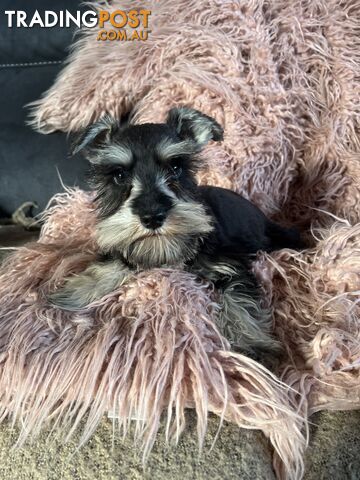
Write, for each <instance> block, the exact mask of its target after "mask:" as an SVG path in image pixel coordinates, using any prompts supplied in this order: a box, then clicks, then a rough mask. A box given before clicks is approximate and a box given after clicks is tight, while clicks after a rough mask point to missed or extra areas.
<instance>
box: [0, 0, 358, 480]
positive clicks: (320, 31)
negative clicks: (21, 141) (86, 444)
mask: <svg viewBox="0 0 360 480" xmlns="http://www.w3.org/2000/svg"><path fill="white" fill-rule="evenodd" d="M130 3H132V2H119V1H118V0H114V2H113V6H112V7H111V8H114V9H116V8H121V9H124V8H125V9H126V8H127V7H128V6H129V5H130ZM128 4H129V5H128ZM143 6H144V5H143ZM146 6H147V7H148V8H149V9H150V10H152V16H151V20H150V26H151V30H152V33H151V34H150V38H149V40H148V41H146V42H143V43H137V42H134V43H132V42H128V43H125V42H97V41H96V39H95V35H96V33H94V32H88V33H87V34H86V35H84V36H83V37H82V38H81V39H80V40H79V41H78V43H77V46H76V48H75V50H74V52H73V54H72V57H71V59H70V62H69V64H68V65H67V66H66V68H65V69H64V71H63V72H62V74H61V75H60V77H59V78H58V80H57V82H56V83H55V85H54V86H53V87H52V88H51V89H50V91H49V92H48V93H47V94H46V95H45V97H44V98H43V99H41V100H40V101H39V102H37V105H36V109H35V111H34V116H33V124H34V125H35V126H36V127H37V128H39V129H40V130H42V131H44V132H51V131H54V130H59V129H60V130H63V131H72V130H76V129H79V128H80V127H83V126H85V125H87V124H89V123H90V122H92V121H93V120H95V119H97V118H98V117H100V116H101V115H102V114H103V113H105V112H108V113H110V114H112V115H114V116H117V117H119V116H121V115H122V114H124V113H125V112H127V111H129V110H130V109H133V110H135V112H136V119H137V121H139V122H144V121H150V120H151V121H161V120H163V119H164V117H165V114H166V112H167V110H168V109H169V108H170V107H172V106H174V105H183V104H185V105H190V106H192V107H195V108H198V109H199V110H201V111H203V112H204V113H207V114H209V115H212V116H214V117H216V119H217V120H218V121H219V122H220V123H221V124H222V125H223V126H224V127H225V132H226V136H225V140H224V142H223V143H222V144H221V145H211V146H209V147H208V149H207V151H206V156H207V157H208V160H209V161H208V167H207V169H206V170H205V171H203V172H202V174H201V176H200V180H201V181H202V182H207V183H212V184H216V185H221V186H225V187H230V188H232V189H234V190H236V191H238V192H240V193H242V194H244V195H245V196H247V197H248V198H250V199H251V200H252V201H253V202H255V203H256V204H257V205H258V206H259V207H261V208H262V209H263V211H265V212H266V213H267V214H268V215H271V216H272V217H273V218H276V219H277V220H279V221H282V222H284V223H289V224H297V226H298V227H299V228H301V229H302V230H303V231H304V232H307V235H308V237H309V239H310V238H311V239H312V242H313V247H312V248H310V249H308V250H307V251H305V252H303V253H295V252H292V251H285V250H284V251H280V252H277V253H274V254H273V255H271V256H268V255H260V256H259V258H258V260H257V262H256V263H255V266H254V268H255V271H256V273H257V275H258V277H259V279H260V280H261V282H262V285H263V288H264V292H265V297H266V300H267V303H268V304H269V305H271V306H272V309H273V324H274V332H275V334H276V335H277V336H278V338H279V339H280V340H281V341H282V343H283V344H284V346H285V348H286V351H287V356H286V358H285V360H284V362H283V363H282V364H281V365H280V366H279V368H278V369H277V371H276V376H275V375H274V374H272V373H270V372H269V371H268V370H266V369H265V368H264V367H262V366H261V365H259V364H257V363H256V362H254V361H252V360H250V359H248V358H246V357H245V356H242V355H238V354H234V353H232V352H231V351H230V350H229V345H228V343H227V341H226V340H225V339H224V338H222V337H221V336H220V335H219V333H218V330H217V328H216V318H217V313H218V309H219V305H218V304H217V303H216V296H214V295H213V291H212V288H211V285H208V284H205V283H201V282H199V281H198V280H197V279H196V278H194V277H193V276H191V275H190V274H187V273H184V272H181V271H172V270H154V271H151V272H148V273H146V274H141V275H140V276H138V277H134V279H133V280H132V281H131V282H130V283H129V284H127V285H124V286H123V287H121V288H119V290H117V291H116V292H114V293H113V294H111V295H109V296H107V297H106V298H103V299H102V301H100V302H99V303H98V305H97V307H96V308H93V309H91V310H89V311H87V312H86V313H85V314H75V315H74V314H64V313H63V312H59V311H56V310H54V309H51V308H49V307H48V306H47V305H46V303H45V301H44V293H46V292H47V291H48V290H49V289H54V288H55V286H56V285H59V284H60V283H61V281H62V279H63V278H64V276H66V275H68V274H69V273H70V272H77V271H81V270H82V269H84V268H85V266H86V265H87V264H88V263H89V262H90V261H91V259H92V258H93V255H94V251H95V249H96V246H95V245H94V241H93V226H94V213H93V210H92V203H91V197H90V196H88V195H87V194H85V193H83V192H79V191H72V192H68V193H65V194H62V195H60V196H58V197H57V198H56V199H55V203H54V204H53V205H52V206H51V208H50V209H49V210H48V211H47V213H46V223H45V226H44V227H43V230H42V234H41V238H40V241H39V242H38V243H37V244H35V245H31V246H27V247H24V248H22V249H20V250H19V251H18V252H17V253H16V254H15V255H14V256H12V258H10V259H9V260H8V262H7V265H6V267H5V270H4V269H3V273H2V276H1V279H0V282H1V284H0V295H1V299H2V300H1V307H0V313H1V322H2V323H1V330H0V345H1V357H0V361H1V364H0V365H1V368H0V387H1V392H2V393H1V406H2V415H1V418H5V416H7V415H11V416H12V418H13V419H14V421H15V420H17V419H19V420H21V422H22V425H23V430H22V434H21V438H20V440H23V439H24V438H25V436H26V435H28V434H29V433H37V432H38V431H39V429H40V428H41V427H42V425H43V424H44V423H45V422H47V421H48V420H49V419H53V420H54V422H55V424H56V425H57V424H61V425H63V426H67V427H68V428H69V434H71V433H72V432H73V431H74V430H75V428H76V427H77V426H78V424H79V422H80V420H81V419H83V418H84V417H86V421H85V426H84V431H83V437H82V438H83V440H84V441H85V440H86V439H87V438H88V437H89V435H91V433H92V432H93V431H94V429H95V428H96V425H97V424H98V422H99V420H100V418H101V416H102V415H103V414H104V412H106V411H108V410H109V409H112V410H115V412H117V414H118V416H119V423H120V424H121V426H122V427H123V428H124V430H125V431H126V430H127V429H128V427H129V423H130V420H131V419H132V418H134V417H135V420H134V422H135V435H136V437H137V438H141V439H142V440H143V442H144V452H145V456H146V455H147V453H148V452H149V450H150V449H151V446H152V443H153V441H154V438H155V435H156V432H157V430H158V427H159V422H160V417H161V415H164V416H165V425H166V436H167V438H169V439H171V438H173V439H175V440H177V439H178V437H179V434H180V433H181V431H182V430H183V428H184V426H185V415H184V409H185V407H193V408H195V409H196V412H197V415H198V433H199V442H200V444H201V442H202V439H203V437H204V433H205V430H206V419H207V412H208V411H209V410H210V411H213V412H215V413H216V414H218V415H219V416H220V419H221V420H223V419H226V420H230V421H232V422H236V423H237V424H238V425H239V426H241V427H245V428H256V429H262V430H263V431H264V433H265V434H266V435H267V436H268V437H269V438H270V440H271V442H272V444H273V446H274V449H275V456H274V466H275V469H276V472H277V474H278V476H279V477H281V478H300V477H301V476H302V474H303V458H302V456H303V452H304V448H305V445H306V431H307V429H306V425H307V419H308V417H309V415H310V414H311V413H313V412H315V411H317V410H321V409H325V408H326V409H350V408H357V407H359V405H360V381H359V368H360V331H359V308H360V307H359V293H360V223H359V219H360V201H359V199H360V162H359V159H360V141H359V133H360V103H359V95H360V67H359V65H360V21H359V19H360V4H359V2H354V1H352V0H343V1H338V0H297V1H292V2H289V1H287V0H273V1H271V2H267V1H261V0H254V1H248V0H246V1H245V0H244V1H241V0H221V1H220V0H196V1H195V0H193V1H191V0H180V1H174V0H169V1H165V0H162V1H159V0H157V1H155V0H153V1H152V2H147V4H146ZM106 8H108V7H106ZM280 379H281V381H280Z"/></svg>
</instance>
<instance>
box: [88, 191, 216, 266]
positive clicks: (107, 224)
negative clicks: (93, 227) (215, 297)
mask: <svg viewBox="0 0 360 480" xmlns="http://www.w3.org/2000/svg"><path fill="white" fill-rule="evenodd" d="M211 221H212V219H211V217H210V216H209V215H207V214H206V212H205V209H204V207H203V205H201V204H200V203H196V202H193V201H188V202H186V201H180V200H176V201H175V202H174V206H173V207H172V209H171V211H170V212H169V215H168V217H167V219H166V221H165V223H164V225H163V226H162V227H160V228H159V229H157V230H156V231H151V230H148V229H146V228H145V227H143V225H142V224H141V222H140V219H139V217H138V216H137V215H134V214H133V213H132V211H131V206H130V201H127V202H125V204H124V205H123V207H122V208H121V209H120V211H119V212H117V213H116V214H114V215H112V216H111V217H109V218H107V219H105V220H102V221H100V222H99V223H98V228H97V241H98V244H99V246H100V248H101V249H102V250H103V251H104V252H114V251H117V252H120V253H121V254H122V255H123V257H124V258H125V259H126V260H127V261H128V262H129V263H130V264H132V265H136V266H138V267H140V268H155V267H160V266H164V265H168V266H171V265H181V264H183V263H184V262H186V261H188V260H191V259H192V258H194V257H195V255H196V254H197V252H198V248H199V243H200V241H201V239H202V238H203V237H204V236H206V235H207V234H208V233H210V232H211V231H212V230H213V226H212V223H211Z"/></svg>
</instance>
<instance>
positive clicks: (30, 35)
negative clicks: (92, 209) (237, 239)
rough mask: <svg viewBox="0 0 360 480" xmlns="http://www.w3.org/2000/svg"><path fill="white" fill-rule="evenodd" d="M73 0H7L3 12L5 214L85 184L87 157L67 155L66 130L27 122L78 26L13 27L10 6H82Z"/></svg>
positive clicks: (0, 173) (0, 135)
mask: <svg viewBox="0 0 360 480" xmlns="http://www.w3.org/2000/svg"><path fill="white" fill-rule="evenodd" d="M80 8H81V7H79V2H76V1H75V2H74V1H72V0H53V1H52V2H50V4H49V2H48V1H46V0H32V1H31V2H29V1H25V0H16V1H13V0H3V1H2V8H1V13H0V88H1V97H0V98H1V100H0V101H1V108H0V125H1V128H0V217H9V216H11V215H12V213H13V212H14V211H15V210H16V209H17V208H18V207H19V206H20V205H22V204H23V203H24V202H28V201H30V202H35V203H36V204H37V205H38V207H39V208H38V209H37V210H34V211H33V212H32V213H35V214H36V213H38V212H39V211H40V210H42V209H43V208H44V207H45V205H46V204H47V202H48V201H49V199H50V198H51V197H52V196H53V195H54V194H55V193H56V192H59V191H61V190H63V187H62V184H61V182H63V183H64V184H65V185H68V186H72V185H79V186H84V172H85V169H86V162H85V160H84V159H83V158H81V157H74V158H72V159H71V161H70V160H69V159H68V155H67V151H68V145H67V143H68V142H67V137H66V134H63V133H58V132H56V133H54V134H52V135H42V134H40V133H37V132H36V131H34V130H33V129H32V128H30V127H29V126H28V125H27V119H28V115H29V108H28V107H27V105H28V104H29V103H30V102H33V101H34V100H37V99H38V98H39V97H40V96H41V95H42V94H43V92H45V91H46V90H47V89H48V88H49V87H50V86H51V84H52V83H53V82H54V79H55V78H56V76H57V74H58V73H59V71H60V70H61V68H62V67H63V63H64V61H65V59H66V57H67V55H68V50H69V45H70V43H71V42H72V40H73V36H74V33H75V32H74V28H60V27H52V28H41V27H39V26H34V27H32V28H25V27H21V28H16V27H12V28H9V27H8V25H7V16H6V15H5V13H4V12H5V11H7V10H23V11H25V12H26V13H27V14H28V16H29V17H30V18H31V17H32V15H33V13H34V12H35V11H36V10H38V11H39V13H40V14H41V13H42V12H44V11H45V10H49V9H51V10H53V11H55V12H56V11H60V10H65V9H67V10H69V11H71V12H73V11H76V10H79V9H80ZM60 178H61V181H60Z"/></svg>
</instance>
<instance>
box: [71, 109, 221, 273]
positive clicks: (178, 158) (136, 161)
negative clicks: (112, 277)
mask: <svg viewBox="0 0 360 480" xmlns="http://www.w3.org/2000/svg"><path fill="white" fill-rule="evenodd" d="M222 135H223V130H222V128H221V127H220V125H219V124H218V123H217V122H216V121H215V120H213V119H212V118H210V117H208V116H206V115H204V114H202V113H200V112H198V111H197V110H193V109H190V108H175V109H172V110H171V111H170V112H169V114H168V117H167V120H166V123H162V124H151V123H147V124H142V125H131V124H127V125H121V124H119V123H118V122H116V121H114V120H113V119H112V118H110V117H105V118H103V119H102V120H100V121H99V122H97V123H95V124H93V125H91V126H90V127H89V128H88V129H86V130H85V131H84V132H82V133H81V134H80V135H79V136H78V138H77V140H76V142H75V144H74V149H73V152H74V153H77V152H79V151H83V153H84V154H85V155H86V156H87V158H88V159H89V161H90V162H91V165H92V169H91V177H90V178H91V183H92V185H93V186H94V187H95V188H96V190H97V192H98V196H97V205H98V215H99V222H98V229H97V235H98V243H99V246H100V248H101V249H102V250H103V251H105V252H112V251H118V252H120V253H121V254H122V255H123V256H124V257H125V258H126V259H127V261H128V262H129V263H132V264H134V265H137V266H138V267H140V268H151V267H159V266H162V265H174V264H178V263H181V262H185V261H187V260H189V259H191V258H192V257H193V256H194V255H195V254H196V252H197V249H198V245H199V242H200V240H201V239H202V238H203V237H204V236H206V235H207V234H208V233H209V232H210V231H211V230H212V228H213V227H212V225H211V218H210V217H209V216H208V215H207V214H206V211H205V209H204V206H203V205H202V203H201V202H199V201H198V200H197V195H196V180H195V174H196V171H197V170H198V169H199V168H200V166H201V160H200V157H199V153H200V151H201V149H202V148H203V147H204V146H205V145H206V144H207V143H208V142H209V141H210V140H215V141H219V140H221V139H222Z"/></svg>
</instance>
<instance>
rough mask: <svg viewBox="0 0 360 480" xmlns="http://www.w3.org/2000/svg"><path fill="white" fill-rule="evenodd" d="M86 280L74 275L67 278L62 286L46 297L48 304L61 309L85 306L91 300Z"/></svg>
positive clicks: (72, 309) (70, 309)
mask: <svg viewBox="0 0 360 480" xmlns="http://www.w3.org/2000/svg"><path fill="white" fill-rule="evenodd" d="M88 287H89V286H88V285H86V282H85V283H84V281H83V280H82V281H81V279H80V278H79V277H74V278H71V279H69V280H68V281H67V282H66V284H65V285H64V287H62V288H60V289H59V290H57V291H55V292H54V293H52V294H50V295H49V296H48V297H47V300H48V302H49V304H50V305H52V306H53V307H55V308H60V309H61V310H69V311H78V310H82V309H83V308H85V307H86V306H87V305H89V303H91V301H92V300H93V298H92V294H93V292H91V291H90V290H89V288H88Z"/></svg>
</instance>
